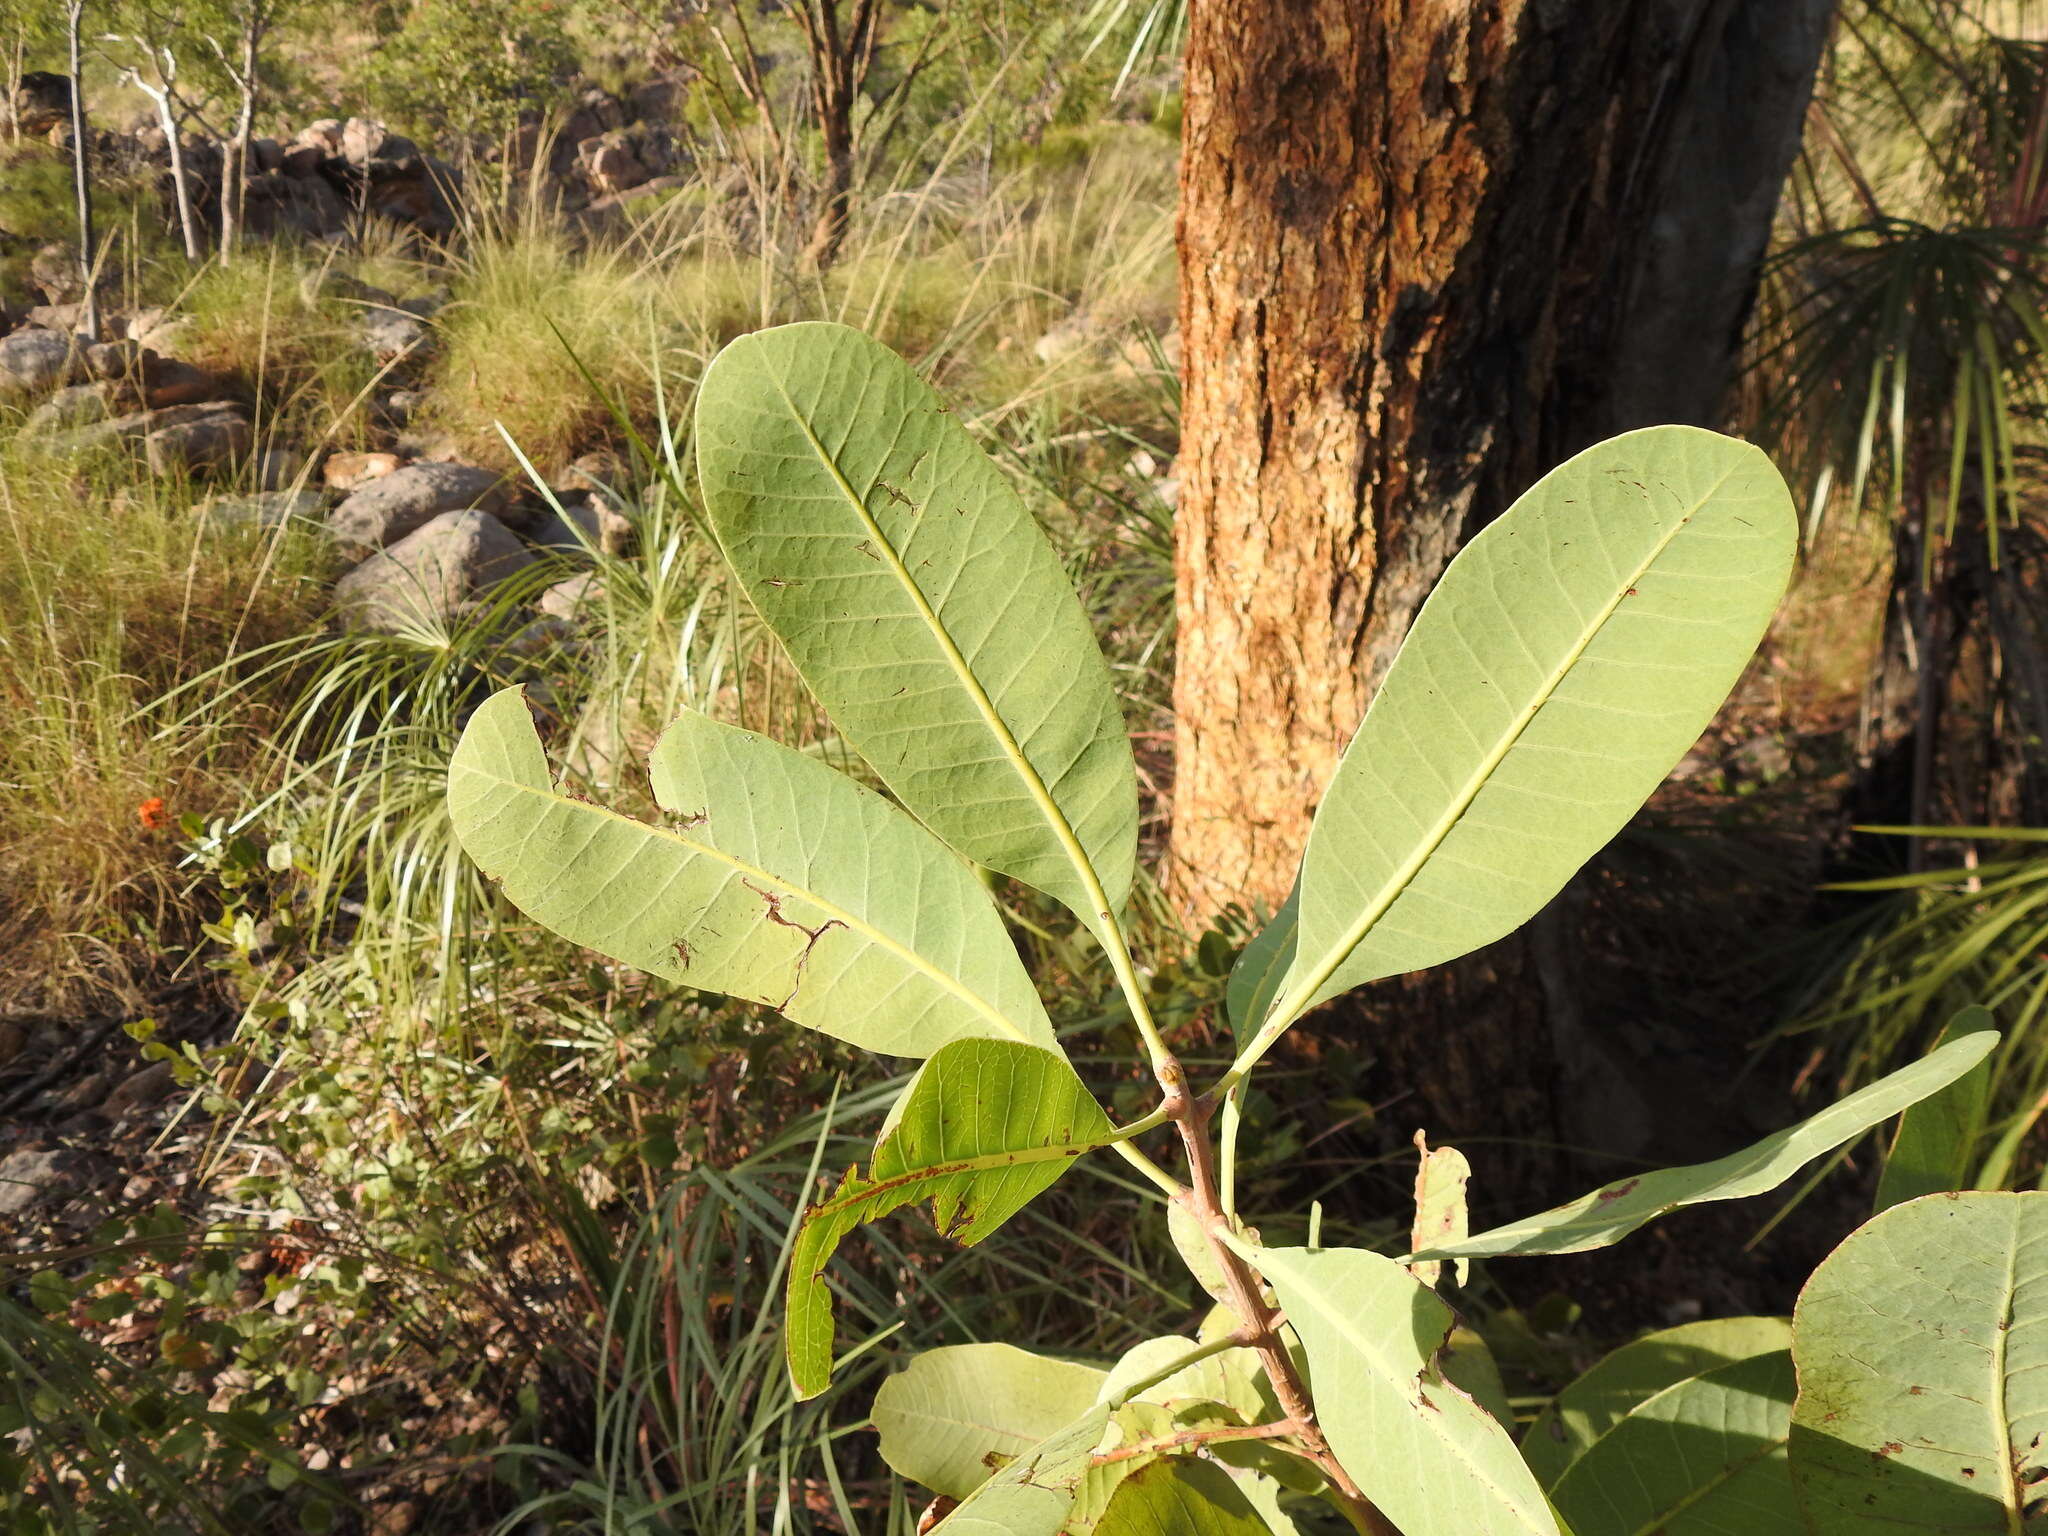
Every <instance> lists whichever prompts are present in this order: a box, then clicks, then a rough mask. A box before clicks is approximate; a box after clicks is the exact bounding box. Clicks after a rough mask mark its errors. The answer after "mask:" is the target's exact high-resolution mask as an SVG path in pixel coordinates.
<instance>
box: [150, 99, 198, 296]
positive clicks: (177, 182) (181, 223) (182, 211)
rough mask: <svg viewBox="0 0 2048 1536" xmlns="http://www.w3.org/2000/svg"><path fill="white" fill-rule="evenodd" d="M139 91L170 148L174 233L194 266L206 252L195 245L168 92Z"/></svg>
mask: <svg viewBox="0 0 2048 1536" xmlns="http://www.w3.org/2000/svg"><path fill="white" fill-rule="evenodd" d="M139 83H140V82H138V84H139ZM142 89H143V91H144V94H146V95H147V96H148V97H149V98H150V100H151V101H153V102H155V103H156V118H157V123H158V125H159V126H161V127H162V129H163V131H164V138H165V139H166V140H167V141H168V144H169V147H170V153H171V192H172V195H173V197H175V198H176V200H177V204H178V232H179V234H181V235H182V236H183V237H184V240H185V259H186V260H187V261H189V262H192V263H193V264H194V265H197V264H198V263H199V262H201V261H203V260H205V259H206V252H205V251H204V250H202V249H201V248H200V245H199V220H198V218H197V216H196V215H195V214H194V212H193V209H192V182H191V179H190V178H189V177H188V176H187V175H186V173H185V146H184V143H183V142H182V140H181V139H180V138H179V136H178V122H177V119H176V118H175V117H174V116H172V114H171V93H170V92H169V91H168V90H166V91H163V92H155V91H150V90H149V89H148V88H147V87H142Z"/></svg>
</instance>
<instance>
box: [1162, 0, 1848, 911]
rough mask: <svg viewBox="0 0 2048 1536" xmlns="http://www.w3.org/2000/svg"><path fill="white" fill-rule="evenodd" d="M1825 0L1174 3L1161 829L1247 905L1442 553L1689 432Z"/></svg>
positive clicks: (1782, 152) (1182, 893)
mask: <svg viewBox="0 0 2048 1536" xmlns="http://www.w3.org/2000/svg"><path fill="white" fill-rule="evenodd" d="M1831 9H1832V7H1831V4H1830V0H1630V3H1628V4H1592V5H1587V4H1564V3H1558V0H1194V3H1193V5H1192V8H1191V16H1190V35H1189V41H1188V57H1187V98H1186V116H1185V128H1184V138H1183V162H1182V171H1181V211H1180V231H1179V239H1180V253H1181V263H1182V279H1181V281H1182V294H1181V329H1182V343H1183V349H1184V368H1185V374H1186V377H1185V395H1184V406H1183V411H1184V415H1183V428H1182V448H1181V463H1180V469H1181V481H1182V491H1181V504H1180V512H1179V524H1178V535H1177V537H1178V554H1177V560H1176V574H1177V584H1178V621H1179V642H1178V644H1179V651H1178V663H1177V667H1178V670H1177V675H1176V681H1175V707H1176V712H1177V728H1176V742H1175V746H1176V758H1175V774H1176V782H1175V791H1174V828H1173V837H1172V844H1171V853H1170V860H1169V867H1168V871H1167V878H1168V881H1169V883H1170V885H1171V886H1172V887H1173V889H1174V890H1175V891H1176V892H1177V894H1178V896H1179V898H1180V900H1181V902H1182V904H1183V906H1184V908H1186V909H1187V910H1188V912H1189V913H1190V915H1191V916H1193V917H1195V918H1197V919H1201V918H1205V917H1207V916H1209V915H1211V914H1213V913H1214V912H1215V911H1216V910H1217V908H1219V907H1220V906H1222V905H1223V904H1225V903H1227V902H1231V901H1240V902H1250V901H1263V902H1265V903H1267V904H1268V905H1271V904H1274V903H1277V901H1278V900H1279V898H1280V897H1281V896H1283V895H1284V894H1285V893H1286V889H1287V886H1288V884H1289V882H1290V881H1291V880H1292V878H1293V872H1294V868H1295V865H1296V863H1297V861H1298V859H1299V856H1300V852H1301V847H1302V843H1303V841H1304V839H1305V837H1306V835H1307V829H1308V821H1309V817H1310V815H1311V813H1312V812H1313V810H1314V806H1315V802H1316V797H1317V795H1318V793H1319V790H1320V786H1321V785H1322V784H1324V783H1325V782H1326V781H1327V780H1328V778H1329V776H1330V773H1331V770H1332V769H1333V767H1334V766H1335V763H1336V760H1337V757H1338V755H1339V754H1340V753H1341V751H1342V750H1343V747H1344V744H1345V743H1346V742H1347V741H1348V740H1349V739H1350V736H1351V733H1352V732H1353V730H1354V729H1355V728H1356V727H1357V724H1358V721H1359V718H1360V716H1361V715H1362V714H1363V712H1364V708H1365V704H1366V701H1367V700H1368V699H1369V698H1370V696H1371V692H1372V688H1373V686H1374V685H1375V683H1376V682H1377V680H1378V678H1379V676H1380V675H1381V674H1382V673H1383V672H1384V670H1385V668H1386V665H1387V663H1388V662H1389V661H1390V660H1391V659H1392V657H1393V653H1394V651H1395V649H1396V648H1397V647H1398V645H1399V643H1400V640H1401V637H1402V636H1403V635H1404V634H1405V633H1406V632H1407V627H1408V624H1409V622H1410V621H1411V620H1412V618H1413V617H1414V614H1415V611H1416V609H1417V608H1418V607H1419V606H1420V604H1421V601H1422V599H1423V597H1424V596H1426V595H1427V593H1428V591H1429V589H1430V587H1431V586H1432V585H1433V584H1434V583H1435V580H1436V578H1437V576H1438V575H1439V574H1440V573H1441V572H1442V569H1443V567H1444V565H1445V564H1446V563H1447V562H1448V561H1449V559H1450V557H1451V556H1452V555H1453V554H1454V553H1456V551H1457V549H1458V547H1459V546H1460V545H1461V544H1462V543H1463V542H1464V540H1465V539H1466V538H1467V537H1469V536H1470V534H1471V533H1472V532H1473V531H1475V530H1476V529H1477V528H1478V527H1480V526H1482V525H1483V524H1484V522H1485V521H1486V520H1487V519H1488V518H1490V517H1492V516H1493V515H1495V514H1496V513H1497V512H1499V511H1500V510H1501V509H1502V508H1503V507H1504V506H1505V505H1506V504H1507V502H1508V501H1509V500H1511V499H1512V498H1513V496H1514V495H1515V494H1516V493H1517V492H1518V491H1519V490H1520V489H1522V488H1523V487H1524V486H1526V485H1527V484H1528V483H1529V482H1530V481H1532V480H1533V479H1535V478H1536V476H1537V475H1538V474H1539V473H1540V472H1541V471H1542V470H1543V469H1544V468H1546V467H1548V465H1549V464H1550V463H1552V462H1554V461H1555V460H1557V459H1558V458H1561V457H1563V456H1564V455H1566V454H1568V453H1570V452H1572V451H1574V450H1575V449H1577V448H1579V447H1581V446H1583V445H1584V444H1585V443H1587V442H1590V441H1593V440H1595V439H1597V438H1599V437H1601V436H1604V435H1607V434H1608V433H1610V432H1613V431H1618V430H1622V429H1624V428H1626V427H1628V426H1634V425H1640V424H1643V423H1645V422H1647V421H1652V420H1685V421H1709V420H1711V419H1712V418H1713V416H1714V414H1715V412H1716V410H1717V407H1718V402H1719V400H1720V397H1721V395H1722V393H1723V391H1724V389H1725V386H1726V383H1727V380H1728V378H1729V375H1730V369H1731V364H1732V360H1733V357H1734V354H1735V347H1736V342H1737V339H1738V334H1739V330H1740V326H1741V323H1742V320H1743V317H1744V314H1745V313H1746V310H1747V307H1748V304H1749V301H1750V297H1751V295H1752V293H1753V289H1754V284H1755V275H1756V268H1757V263H1758V260H1759V258H1760V256H1761V254H1762V251H1763V248H1764V244H1765V240H1766V238H1767V235H1768V232H1769V227H1770V219H1771V213H1772V209H1773V208H1774V206H1775V202H1776V196H1777V191H1778V187H1779V184H1780V183H1781V182H1782V180H1783V178H1784V175H1785V172H1786V169H1787V167H1788V166H1789V164H1790V160H1791V157H1792V154H1793V153H1794V151H1795V149H1796V147H1797V144H1798V137H1799V126H1800V122H1801V119H1802V116H1803V113H1804V109H1805V104H1806V100H1807V97H1808V94H1809V92H1810V90H1811V84H1812V79H1813V72H1814V68H1815V66H1816V63H1817V61H1818V56H1819V50H1820V45H1821V42H1822V40H1823V37H1824V34H1825V31H1826V25H1827V20H1828V16H1829V13H1830V11H1831Z"/></svg>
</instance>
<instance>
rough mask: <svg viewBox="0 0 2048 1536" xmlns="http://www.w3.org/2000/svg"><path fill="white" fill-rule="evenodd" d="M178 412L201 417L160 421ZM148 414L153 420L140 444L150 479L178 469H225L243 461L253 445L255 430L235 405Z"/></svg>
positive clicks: (174, 408)
mask: <svg viewBox="0 0 2048 1536" xmlns="http://www.w3.org/2000/svg"><path fill="white" fill-rule="evenodd" d="M182 410H192V411H196V412H202V413H203V414H198V415H194V416H191V417H188V418H186V419H184V420H180V421H171V422H166V421H164V420H163V418H164V417H166V416H170V415H174V414H176V413H177V412H178V411H182ZM149 414H150V415H151V416H152V417H154V418H155V420H154V421H153V422H152V423H151V425H150V427H149V429H148V431H147V432H146V433H144V435H143V439H142V444H143V454H144V457H145V458H146V459H147V460H148V461H149V472H150V473H151V474H153V475H168V474H172V473H174V472H175V471H178V470H181V469H183V470H195V469H225V468H227V467H228V466H229V465H231V464H234V463H236V462H238V461H239V460H242V459H246V458H247V457H248V456H249V449H250V448H251V447H252V446H253V445H254V443H255V438H256V434H255V430H254V429H253V428H252V427H251V426H250V425H249V418H248V417H246V416H244V415H243V414H242V408H241V407H240V406H238V405H224V404H215V405H203V406H173V407H172V408H171V409H170V410H168V411H152V412H150V413H149Z"/></svg>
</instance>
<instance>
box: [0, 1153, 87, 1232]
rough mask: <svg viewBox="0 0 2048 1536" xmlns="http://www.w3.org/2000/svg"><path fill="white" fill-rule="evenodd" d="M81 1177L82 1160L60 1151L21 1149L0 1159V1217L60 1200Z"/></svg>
mask: <svg viewBox="0 0 2048 1536" xmlns="http://www.w3.org/2000/svg"><path fill="white" fill-rule="evenodd" d="M83 1177H84V1159H83V1158H81V1157H80V1156H79V1155H78V1154H77V1153H75V1152H69V1151H65V1150H62V1149H59V1148H37V1147H21V1148H18V1149H16V1150H15V1151H13V1152H10V1153H8V1154H7V1156H6V1157H4V1158H0V1216H21V1215H25V1214H26V1213H27V1212H29V1211H32V1210H34V1209H35V1208H36V1207H37V1206H39V1205H48V1204H50V1203H52V1202H54V1201H57V1200H61V1199H63V1198H64V1197H65V1196H66V1195H68V1194H70V1193H71V1192H72V1191H73V1190H74V1189H76V1188H78V1186H79V1184H80V1183H81V1182H82V1181H83Z"/></svg>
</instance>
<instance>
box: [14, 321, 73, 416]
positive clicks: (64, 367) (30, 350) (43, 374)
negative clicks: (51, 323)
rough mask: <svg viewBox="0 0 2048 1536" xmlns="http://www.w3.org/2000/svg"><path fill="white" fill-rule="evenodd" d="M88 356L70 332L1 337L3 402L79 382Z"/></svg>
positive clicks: (16, 334)
mask: <svg viewBox="0 0 2048 1536" xmlns="http://www.w3.org/2000/svg"><path fill="white" fill-rule="evenodd" d="M84 373H85V353H84V348H83V346H82V345H81V344H80V342H79V339H78V338H77V337H76V336H73V335H71V334H70V333H69V332H67V331H44V330H21V331H14V332H11V333H9V334H8V335H6V336H0V401H5V400H10V399H19V398H21V397H22V396H25V395H39V394H42V393H44V392H45V391H46V390H52V389H57V388H60V387H62V386H63V385H66V384H71V383H75V382H77V381H78V380H79V379H80V378H81V377H82V376H83V375H84Z"/></svg>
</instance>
